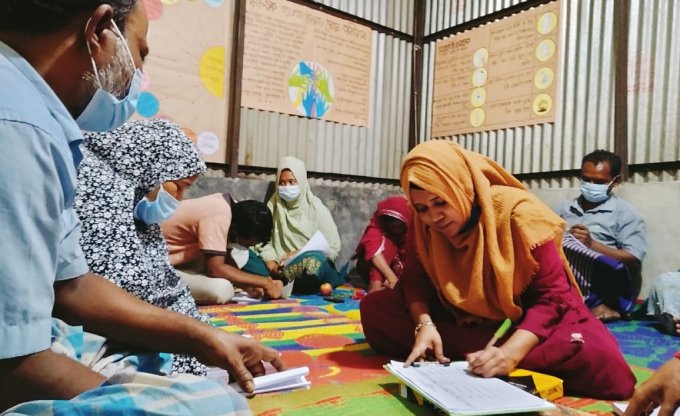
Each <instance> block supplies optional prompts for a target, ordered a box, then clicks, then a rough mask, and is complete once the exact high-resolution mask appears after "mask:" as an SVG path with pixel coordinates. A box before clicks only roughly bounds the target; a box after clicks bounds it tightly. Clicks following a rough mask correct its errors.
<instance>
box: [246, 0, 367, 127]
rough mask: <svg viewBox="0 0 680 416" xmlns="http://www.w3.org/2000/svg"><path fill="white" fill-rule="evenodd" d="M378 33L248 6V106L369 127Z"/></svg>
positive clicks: (280, 3) (281, 8) (312, 14)
mask: <svg viewBox="0 0 680 416" xmlns="http://www.w3.org/2000/svg"><path fill="white" fill-rule="evenodd" d="M371 49H372V34H371V29H370V28H368V27H366V26H362V25H359V24H357V23H353V22H350V21H347V20H343V19H340V18H337V17H334V16H330V15H328V14H325V13H322V12H320V11H317V10H313V9H311V8H309V7H305V6H301V5H299V4H296V3H293V2H290V1H286V0H248V1H247V2H246V24H245V41H244V56H243V76H242V78H243V80H242V84H241V105H242V106H244V107H249V108H254V109H259V110H266V111H274V112H279V113H283V114H293V115H298V116H303V117H309V118H317V119H322V120H327V121H335V122H338V123H344V124H352V125H356V126H362V127H369V109H370V107H369V106H370V91H371V83H370V80H371Z"/></svg>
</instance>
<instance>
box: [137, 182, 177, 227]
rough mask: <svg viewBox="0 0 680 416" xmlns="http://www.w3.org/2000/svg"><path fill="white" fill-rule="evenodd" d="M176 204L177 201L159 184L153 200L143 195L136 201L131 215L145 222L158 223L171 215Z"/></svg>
mask: <svg viewBox="0 0 680 416" xmlns="http://www.w3.org/2000/svg"><path fill="white" fill-rule="evenodd" d="M178 206H179V201H178V200H177V199H175V197H174V196H172V195H170V194H169V193H168V192H167V191H166V190H165V189H163V187H162V186H161V189H160V190H159V191H158V195H156V199H155V200H154V201H153V202H150V201H149V199H148V198H147V197H144V198H142V200H141V201H139V202H138V203H137V205H136V206H135V209H134V211H133V215H134V216H135V218H136V219H138V220H140V221H142V222H144V223H146V224H158V223H160V222H162V221H165V220H167V219H168V218H170V217H172V214H174V213H175V211H177V207H178Z"/></svg>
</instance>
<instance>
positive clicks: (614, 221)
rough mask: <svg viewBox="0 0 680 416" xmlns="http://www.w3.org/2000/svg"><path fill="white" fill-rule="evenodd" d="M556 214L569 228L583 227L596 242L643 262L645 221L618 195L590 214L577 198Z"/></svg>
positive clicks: (565, 204)
mask: <svg viewBox="0 0 680 416" xmlns="http://www.w3.org/2000/svg"><path fill="white" fill-rule="evenodd" d="M557 214H558V215H559V216H560V217H562V218H564V220H565V221H567V228H570V227H572V226H573V225H576V224H583V225H585V226H586V227H588V230H589V231H590V235H591V237H592V238H593V239H594V240H596V241H598V242H600V243H602V244H604V245H606V246H609V247H613V248H617V249H622V250H626V251H627V252H629V253H630V254H632V255H633V256H635V258H637V259H638V260H640V261H642V260H643V259H644V257H645V254H646V253H647V232H646V230H645V221H644V220H643V219H642V216H641V215H640V213H639V212H638V211H637V210H636V209H635V208H633V206H632V205H630V204H629V203H628V202H626V201H624V200H623V199H621V198H618V197H616V196H615V195H612V196H611V197H610V198H609V199H607V200H606V201H605V202H603V203H602V204H600V205H598V206H596V207H595V208H593V209H589V210H587V211H584V210H583V208H581V206H580V205H579V203H578V198H576V199H573V200H570V201H566V202H564V203H563V204H562V205H560V207H559V208H558V209H557Z"/></svg>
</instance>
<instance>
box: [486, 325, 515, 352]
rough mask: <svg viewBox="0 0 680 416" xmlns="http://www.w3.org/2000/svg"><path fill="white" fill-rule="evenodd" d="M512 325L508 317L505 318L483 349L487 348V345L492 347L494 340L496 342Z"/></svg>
mask: <svg viewBox="0 0 680 416" xmlns="http://www.w3.org/2000/svg"><path fill="white" fill-rule="evenodd" d="M511 326H512V321H511V320H510V318H505V321H503V323H502V324H501V326H500V328H498V330H496V332H495V333H494V334H493V337H491V339H490V340H489V342H488V343H487V344H486V347H484V349H487V348H489V347H493V346H494V345H495V344H496V342H498V340H499V339H501V338H503V336H504V335H505V333H506V332H508V329H510V327H511Z"/></svg>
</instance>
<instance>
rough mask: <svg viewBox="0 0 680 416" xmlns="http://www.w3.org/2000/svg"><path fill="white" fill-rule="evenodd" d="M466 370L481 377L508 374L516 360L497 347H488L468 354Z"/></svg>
mask: <svg viewBox="0 0 680 416" xmlns="http://www.w3.org/2000/svg"><path fill="white" fill-rule="evenodd" d="M466 359H467V363H468V370H469V371H470V372H471V373H473V374H477V375H478V376H482V377H494V376H505V375H508V374H509V373H510V372H511V371H512V370H514V369H515V366H516V365H517V364H516V361H515V360H514V359H512V358H510V357H508V356H507V355H506V353H505V352H504V351H503V350H502V349H501V348H498V347H488V348H485V349H483V350H479V351H476V352H473V353H471V354H468V355H467V357H466Z"/></svg>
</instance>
